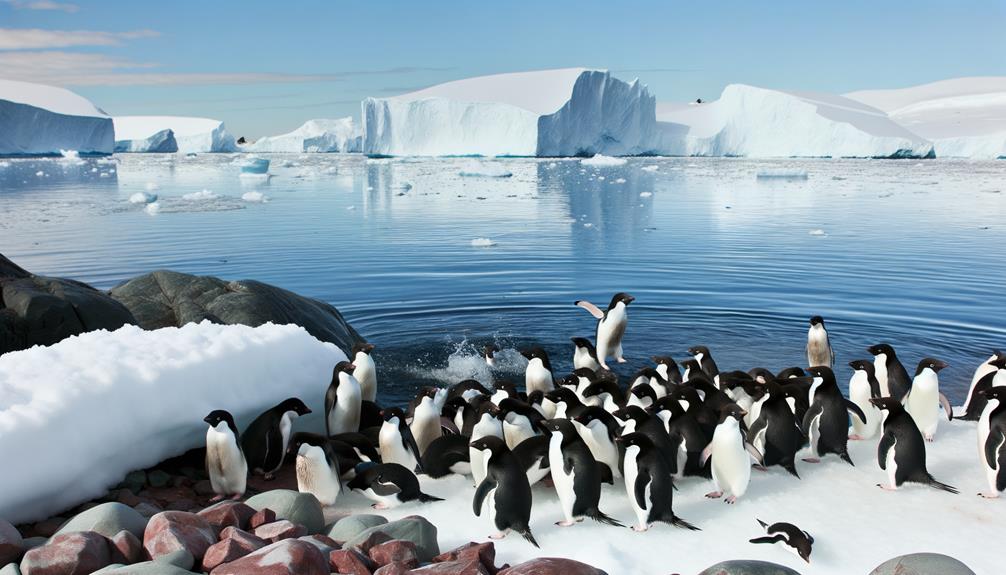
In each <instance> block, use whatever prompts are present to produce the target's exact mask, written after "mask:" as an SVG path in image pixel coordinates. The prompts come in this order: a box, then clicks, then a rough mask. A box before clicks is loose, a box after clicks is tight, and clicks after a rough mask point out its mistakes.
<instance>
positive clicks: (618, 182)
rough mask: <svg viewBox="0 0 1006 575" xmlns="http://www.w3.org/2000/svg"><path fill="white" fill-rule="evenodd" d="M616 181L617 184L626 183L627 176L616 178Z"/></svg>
mask: <svg viewBox="0 0 1006 575" xmlns="http://www.w3.org/2000/svg"><path fill="white" fill-rule="evenodd" d="M615 183H616V184H624V183H625V178H618V179H617V180H615Z"/></svg>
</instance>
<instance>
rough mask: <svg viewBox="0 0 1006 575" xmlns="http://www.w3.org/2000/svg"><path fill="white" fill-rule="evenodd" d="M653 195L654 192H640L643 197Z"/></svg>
mask: <svg viewBox="0 0 1006 575" xmlns="http://www.w3.org/2000/svg"><path fill="white" fill-rule="evenodd" d="M652 195H653V192H639V197H641V198H649V197H650V196H652Z"/></svg>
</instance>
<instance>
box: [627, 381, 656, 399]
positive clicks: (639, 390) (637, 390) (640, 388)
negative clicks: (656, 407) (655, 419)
mask: <svg viewBox="0 0 1006 575" xmlns="http://www.w3.org/2000/svg"><path fill="white" fill-rule="evenodd" d="M629 393H631V394H632V395H634V396H636V398H638V399H643V398H645V397H648V398H650V401H657V392H655V391H653V387H652V386H650V384H648V383H644V384H641V385H637V386H636V387H633V388H632V389H631V390H629Z"/></svg>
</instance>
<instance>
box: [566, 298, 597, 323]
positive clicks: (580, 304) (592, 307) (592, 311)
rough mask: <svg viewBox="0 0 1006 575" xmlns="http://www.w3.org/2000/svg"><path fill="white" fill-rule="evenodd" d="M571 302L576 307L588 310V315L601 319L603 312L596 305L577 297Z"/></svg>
mask: <svg viewBox="0 0 1006 575" xmlns="http://www.w3.org/2000/svg"><path fill="white" fill-rule="evenodd" d="M573 304H574V305H576V306H577V307H582V308H583V309H585V310H587V311H588V312H590V315H592V316H594V318H595V319H601V318H603V317H604V312H603V311H601V308H599V307H597V306H596V305H594V304H592V303H590V302H589V301H587V300H585V299H578V300H576V301H575V302H573Z"/></svg>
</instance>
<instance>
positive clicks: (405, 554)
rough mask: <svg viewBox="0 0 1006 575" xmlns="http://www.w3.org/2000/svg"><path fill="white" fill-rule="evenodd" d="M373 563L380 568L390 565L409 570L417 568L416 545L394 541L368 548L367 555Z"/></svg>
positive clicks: (398, 540) (399, 540) (409, 542)
mask: <svg viewBox="0 0 1006 575" xmlns="http://www.w3.org/2000/svg"><path fill="white" fill-rule="evenodd" d="M368 555H370V558H371V559H373V561H374V563H377V564H378V565H380V566H382V567H383V566H384V565H388V564H391V563H400V564H401V565H404V566H405V567H408V568H409V569H415V568H416V567H419V559H418V558H417V557H416V544H415V543H413V542H412V541H403V540H401V539H395V540H393V541H388V542H387V543H381V544H380V545H375V546H373V547H371V548H370V552H369V553H368Z"/></svg>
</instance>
